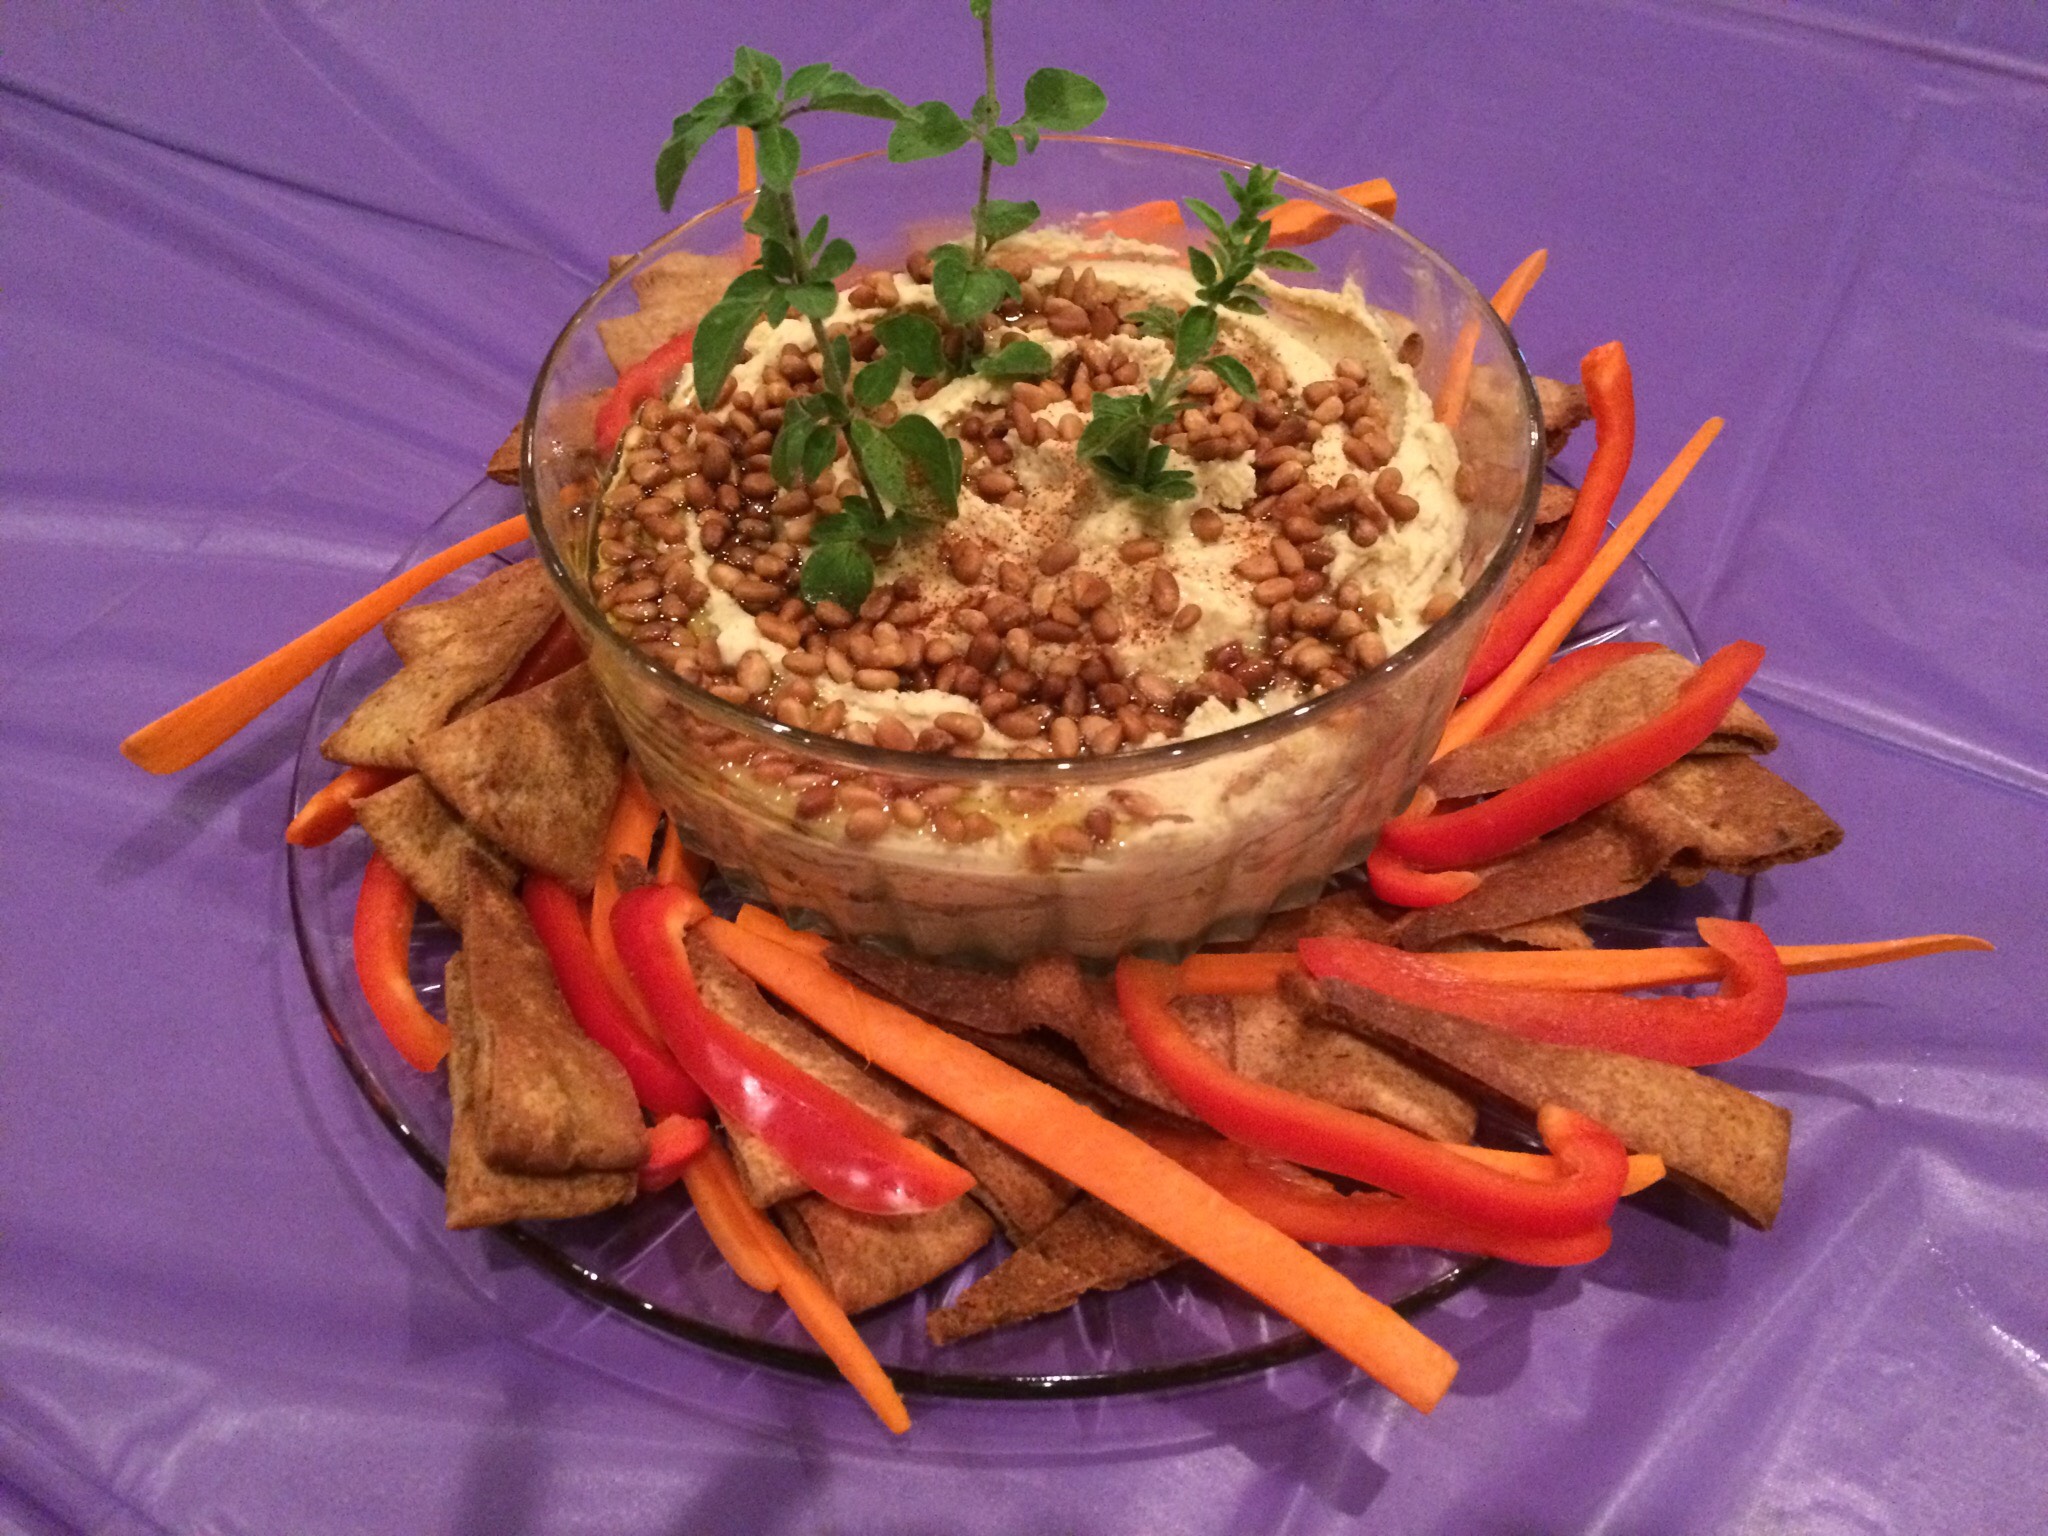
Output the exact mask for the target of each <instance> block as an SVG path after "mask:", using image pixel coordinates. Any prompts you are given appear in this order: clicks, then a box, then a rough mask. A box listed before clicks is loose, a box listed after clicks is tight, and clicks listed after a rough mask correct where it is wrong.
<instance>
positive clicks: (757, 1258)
mask: <svg viewBox="0 0 2048 1536" xmlns="http://www.w3.org/2000/svg"><path fill="white" fill-rule="evenodd" d="M683 1183H684V1184H685V1185H687V1186H688V1187H689V1191H690V1199H691V1201H692V1202H694V1203H695V1205H696V1207H697V1220H698V1221H700V1222H701V1223H703V1226H704V1235H705V1236H706V1237H708V1238H710V1239H711V1246H712V1247H714V1248H716V1249H717V1250H718V1255H719V1257H720V1258H722V1259H724V1260H725V1262H726V1263H727V1264H730V1265H731V1266H732V1272H733V1273H734V1274H736V1275H738V1276H739V1277H740V1279H741V1280H743V1281H745V1282H746V1283H747V1284H748V1285H751V1286H752V1287H753V1288H754V1289H755V1290H757V1291H772V1290H774V1289H775V1266H774V1265H773V1264H772V1263H771V1262H769V1258H768V1251H767V1249H766V1248H765V1247H764V1246H763V1245H762V1244H761V1242H760V1241H759V1234H758V1231H757V1229H756V1227H755V1225H754V1224H753V1223H752V1222H749V1221H748V1220H746V1219H745V1217H743V1216H742V1215H741V1214H740V1213H741V1212H742V1211H748V1212H752V1211H753V1210H754V1207H753V1205H752V1204H751V1203H750V1202H749V1201H748V1199H747V1196H746V1193H745V1191H743V1190H742V1189H741V1188H740V1179H739V1174H738V1173H737V1172H735V1171H734V1169H733V1166H732V1156H731V1154H729V1153H728V1152H727V1151H726V1150H725V1144H724V1143H723V1142H720V1141H717V1140H713V1141H712V1143H711V1145H710V1146H708V1147H706V1148H705V1149H704V1150H703V1151H702V1152H700V1153H698V1154H697V1155H696V1156H695V1157H693V1158H691V1159H690V1161H689V1162H688V1163H687V1164H686V1165H685V1166H684V1168H683ZM757 1214H758V1213H757Z"/></svg>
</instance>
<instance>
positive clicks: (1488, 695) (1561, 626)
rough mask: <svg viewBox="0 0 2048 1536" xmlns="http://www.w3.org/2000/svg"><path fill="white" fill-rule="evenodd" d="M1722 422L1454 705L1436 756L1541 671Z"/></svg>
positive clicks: (1686, 452) (1682, 456)
mask: <svg viewBox="0 0 2048 1536" xmlns="http://www.w3.org/2000/svg"><path fill="white" fill-rule="evenodd" d="M1722 426H1723V422H1722V420H1721V418H1720V417H1718V416H1714V417H1711V418H1709V419H1708V420H1707V421H1706V422H1705V423H1704V424H1702V425H1701V427H1700V429H1699V431H1697V432H1695V433H1693V435H1692V440H1691V441H1690V442H1688V443H1687V444H1686V445H1685V446H1684V447H1683V448H1681V449H1680V450H1679V451H1678V457H1677V458H1675V459H1673V460H1672V461H1671V463H1670V465H1669V466H1668V467H1666V469H1665V471H1664V473H1663V474H1661V475H1659V476H1658V477H1657V479H1656V483H1655V484H1653V485H1652V486H1651V487H1650V488H1649V489H1648V490H1647V491H1645V492H1644V493H1643V499H1642V500H1641V501H1639V502H1637V503H1636V504H1635V507H1634V509H1633V510H1632V511H1631V512H1630V513H1629V515H1628V516H1627V517H1625V518H1623V519H1622V520H1621V526H1620V527H1618V528H1616V529H1615V530H1614V532H1613V534H1612V535H1610V536H1609V538H1608V540H1607V542H1606V543H1605V544H1603V545H1601V546H1600V552H1599V553H1598V554H1596V555H1595V556H1594V557H1593V563H1592V564H1591V565H1589V566H1587V567H1586V569H1585V570H1584V571H1583V572H1581V573H1580V575H1579V579H1578V580H1577V581H1575V582H1573V583H1572V585H1571V588H1570V590H1569V591H1567V592H1566V593H1565V595H1564V596H1563V597H1562V598H1560V599H1558V603H1557V606H1556V607H1555V608H1553V609H1551V610H1550V614H1549V617H1547V618H1545V619H1544V621H1543V622H1542V624H1540V625H1539V626H1537V629H1536V633H1535V634H1533V635H1531V636H1530V637H1529V643H1528V644H1527V645H1524V646H1523V647H1522V649H1521V650H1520V651H1518V652H1517V653H1516V655H1515V659H1514V660H1513V661H1511V662H1509V663H1508V664H1507V666H1505V667H1504V668H1502V669H1501V673H1500V675H1499V676H1498V677H1496V678H1495V679H1494V680H1493V681H1492V682H1490V683H1488V684H1487V685H1486V686H1485V687H1484V688H1482V689H1480V690H1479V691H1478V692H1477V693H1475V694H1473V695H1472V696H1471V697H1470V698H1469V699H1467V700H1466V701H1465V702H1464V703H1463V704H1460V705H1459V706H1458V707H1457V709H1455V710H1454V711H1452V713H1451V719H1450V723H1449V724H1448V725H1446V726H1445V727H1444V734H1443V739H1442V740H1441V741H1439V742H1438V743H1437V746H1436V753H1435V755H1436V756H1437V757H1442V756H1443V755H1444V754H1445V753H1446V752H1454V751H1456V750H1457V749H1458V748H1459V747H1462V746H1464V745H1465V743H1466V742H1468V741H1471V740H1473V739H1474V738H1475V737H1477V736H1478V735H1479V734H1480V733H1481V732H1482V731H1484V730H1485V729H1486V728H1487V727H1488V726H1489V725H1491V724H1493V722H1494V720H1495V719H1496V718H1497V717H1498V716H1499V715H1500V712H1501V711H1502V710H1503V709H1505V708H1506V707H1507V703H1508V701H1509V700H1510V699H1512V698H1513V697H1514V696H1515V695H1516V694H1518V693H1520V692H1521V691H1522V689H1523V688H1524V687H1526V686H1527V685H1528V683H1529V681H1530V679H1532V678H1533V677H1535V676H1536V674H1537V673H1538V672H1541V671H1542V670H1543V668H1544V666H1545V665H1546V664H1548V662H1549V661H1550V658H1551V657H1552V656H1554V655H1556V654H1557V648H1558V647H1559V646H1560V645H1562V644H1564V640H1565V637H1566V636H1567V635H1569V634H1570V633H1571V632H1572V626H1573V625H1575V624H1577V623H1578V622H1579V620H1580V619H1582V618H1584V617H1585V616H1586V610H1587V609H1588V608H1590V607H1592V606H1593V599H1594V598H1596V597H1598V596H1599V595H1600V589H1601V588H1603V587H1605V586H1606V585H1607V583H1608V582H1609V581H1611V580H1612V579H1613V577H1614V573H1615V572H1616V571H1618V570H1620V569H1621V562H1622V561H1624V560H1626V559H1627V558H1628V557H1629V553H1630V551H1632V550H1633V549H1634V548H1635V547H1636V545H1638V544H1640V543H1641V542H1642V539H1643V535H1644V534H1646V533H1648V532H1649V531H1650V525H1651V524H1652V523H1654V522H1656V521H1657V518H1658V516H1659V515H1660V514H1661V513H1662V512H1663V511H1664V509H1665V508H1666V507H1667V506H1669V505H1670V504H1671V498H1672V497H1673V496H1676V495H1677V494H1678V488H1679V487H1680V486H1682V485H1683V484H1685V480H1686V476H1688V475H1690V474H1691V473H1692V471H1693V466H1694V465H1695V464H1697V463H1699V461H1700V457H1701V455H1703V454H1704V453H1705V452H1706V451H1707V449H1708V448H1709V447H1710V446H1712V444H1713V441H1714V439H1715V438H1717V437H1719V436H1720V435H1721V428H1722Z"/></svg>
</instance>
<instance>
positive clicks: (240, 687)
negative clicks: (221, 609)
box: [121, 516, 527, 773]
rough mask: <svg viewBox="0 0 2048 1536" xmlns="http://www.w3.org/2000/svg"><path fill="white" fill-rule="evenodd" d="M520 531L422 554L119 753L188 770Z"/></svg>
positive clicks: (148, 764)
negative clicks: (401, 612)
mask: <svg viewBox="0 0 2048 1536" xmlns="http://www.w3.org/2000/svg"><path fill="white" fill-rule="evenodd" d="M526 532H527V530H526V519H525V518H524V517H523V516H521V517H508V518H506V519H505V521H504V522H502V523H494V524H493V525H492V526H490V527H489V528H486V529H484V531H483V532H482V533H473V534H471V535H470V536H469V537H468V538H466V539H464V540H463V541H462V542H461V543H460V544H457V545H455V546H453V547H452V548H449V549H444V550H442V551H441V553H440V554H438V555H430V556H428V557H427V558H426V559H425V560H422V561H421V562H420V563H419V564H418V565H416V566H414V567H413V568H412V569H411V570H409V571H404V572H401V573H400V574H399V575H397V576H394V577H392V578H391V579H390V580H389V581H387V582H385V583H384V584H383V585H382V586H381V587H378V588H377V589H376V590H375V591H374V592H371V593H370V594H369V595H368V596H366V597H359V598H357V599H356V600H355V601H354V602H352V603H350V604H349V605H348V606H347V607H346V608H344V609H342V610H341V612H339V613H337V614H335V615H334V617H333V618H331V619H326V620H323V621H322V622H321V623H318V624H316V625H314V626H313V627H312V628H311V629H309V630H307V631H306V632H305V633H304V634H303V635H301V636H299V638H298V639H296V640H293V641H291V642H289V643H288V644H285V645H281V646H279V647H278V648H277V649H276V650H274V651H272V652H271V653H270V654H269V655H268V656H265V657H264V658H263V659H262V660H261V661H258V662H252V663H251V664H250V665H249V666H246V667H244V668H243V669H242V670H241V671H239V672H237V673H236V674H235V675H234V676H233V677H231V678H228V679H227V680H226V681H225V682H220V683H215V684H214V685H213V686H212V687H211V688H209V689H207V690H206V692H204V693H202V694H200V695H199V696H198V697H197V698H195V699H188V700H186V701H185V702H184V703H183V704H180V705H179V706H178V707H177V708H176V709H174V710H172V711H171V712H170V713H169V714H167V715H162V716H160V717H158V718H157V719H155V720H152V721H151V722H150V723H149V724H148V725H145V726H144V727H143V728H142V729H141V730H139V731H137V732H136V733H135V734H134V735H132V736H130V737H129V738H128V739H127V740H126V741H124V742H122V743H121V755H122V756H123V757H125V758H127V759H128V761H129V762H131V763H134V764H135V765H136V766H137V767H138V768H146V769H148V770H149V771H150V772H151V773H176V772H177V771H178V770H179V769H181V768H189V767H191V766H192V765H193V764H194V763H196V762H198V761H199V759H201V758H202V757H204V756H206V754H207V753H209V752H211V751H213V750H214V749H215V748H217V747H219V746H221V745H222V744H223V743H224V742H226V741H227V740H228V739H229V738H230V737H232V736H233V735H234V734H235V733H236V732H237V731H239V730H241V728H242V727H243V726H245V725H247V724H248V723H249V722H250V721H251V720H254V719H255V718H256V717H257V716H258V715H260V714H262V713H263V712H264V711H265V710H266V709H268V708H270V706H271V705H273V704H275V703H276V702H277V701H278V700H279V699H281V698H283V697H284V696H285V695H286V694H288V693H290V692H291V691H292V689H294V688H296V687H297V686H298V685H299V684H300V683H302V682H304V681H305V680H306V679H307V678H309V677H311V676H312V675H313V674H314V673H315V672H317V671H318V670H319V669H320V668H321V667H323V666H325V665H326V664H327V663H328V662H330V661H332V660H334V658H335V657H337V656H339V655H340V654H341V653H342V652H343V651H345V650H347V649H348V648H349V647H350V646H351V645H353V644H354V643H355V642H356V641H357V640H359V639H361V638H362V637H363V636H364V635H366V634H368V633H369V632H370V631H371V630H372V629H375V628H376V627H377V625H379V624H381V623H382V622H383V621H384V620H385V619H387V618H389V617H390V616H391V615H392V614H393V613H395V612H397V610H398V609H400V608H401V607H403V606H404V605H405V604H406V603H407V602H408V601H410V600H411V599H412V598H413V597H415V596H417V595H418V594H419V593H421V592H424V591H425V590H426V589H427V588H428V587H431V586H432V585H433V584H434V583H435V582H437V581H439V580H440V579H441V578H442V577H443V576H446V575H447V574H448V573H449V572H450V571H453V570H457V569H459V568H460V567H462V566H465V565H467V564H469V562H470V561H472V560H475V559H477V558H478V557H480V556H483V555H488V554H493V553H495V552H496V551H498V550H501V549H506V548H509V547H510V546H512V545H514V544H517V543H518V542H519V541H520V540H521V539H523V538H525V537H526Z"/></svg>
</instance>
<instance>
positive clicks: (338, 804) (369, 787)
mask: <svg viewBox="0 0 2048 1536" xmlns="http://www.w3.org/2000/svg"><path fill="white" fill-rule="evenodd" d="M404 777H405V773H404V771H403V770H399V769H391V768H344V769H343V770H342V771H341V772H340V773H338V774H336V775H335V776H334V777H333V778H331V779H329V780H328V781H327V783H325V784H324V785H322V786H321V787H320V788H319V789H317V790H315V791H314V792H313V795H312V798H310V799H309V800H307V801H306V803H305V804H304V805H302V806H300V807H299V814H298V815H296V816H294V817H293V818H292V819H291V824H290V825H289V826H287V827H286V828H285V829H284V840H285V841H286V842H288V843H290V844H291V845H292V846H293V847H294V848H321V847H325V846H326V845H327V844H328V843H331V842H333V841H334V840H335V839H336V838H337V837H339V836H341V834H342V833H344V832H346V831H347V830H348V829H349V828H350V827H352V826H354V825H355V824H356V808H355V802H356V801H358V800H360V799H362V798H363V797H364V796H365V795H374V794H375V793H377V791H378V790H380V789H389V788H390V787H391V786H392V785H393V784H396V783H397V782H398V781H399V780H400V779H402V778H404Z"/></svg>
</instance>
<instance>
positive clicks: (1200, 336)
mask: <svg viewBox="0 0 2048 1536" xmlns="http://www.w3.org/2000/svg"><path fill="white" fill-rule="evenodd" d="M1215 344H1216V311H1215V310H1213V309H1211V308H1210V307H1209V306H1208V305H1206V304H1198V305H1196V306H1195V307H1194V308H1193V309H1191V310H1189V311H1188V312H1187V313H1186V314H1185V315H1182V316H1181V320H1180V329H1179V331H1178V332H1176V333H1175V335H1174V338H1173V366H1174V368H1175V369H1176V370H1179V369H1184V368H1192V367H1193V366H1194V365H1195V364H1196V363H1197V362H1199V361H1200V360H1201V359H1203V358H1204V357H1207V356H1208V355H1209V349H1210V348H1211V347H1213V346H1214V345H1215Z"/></svg>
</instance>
